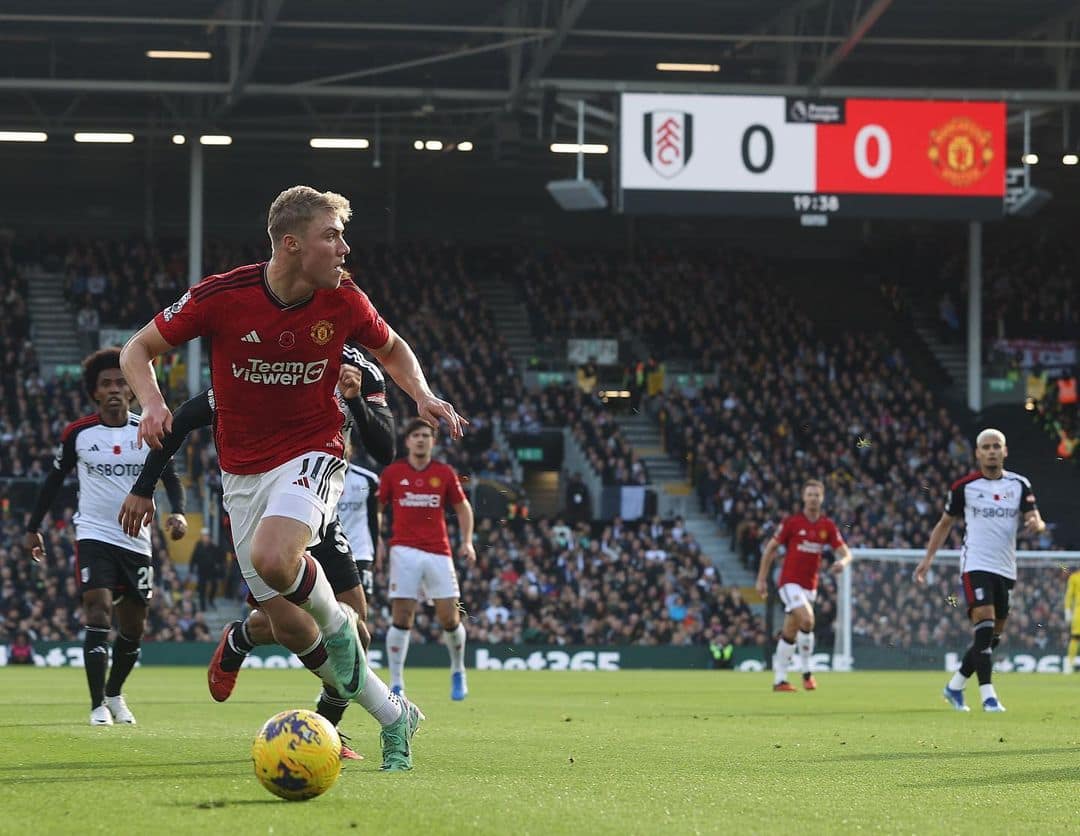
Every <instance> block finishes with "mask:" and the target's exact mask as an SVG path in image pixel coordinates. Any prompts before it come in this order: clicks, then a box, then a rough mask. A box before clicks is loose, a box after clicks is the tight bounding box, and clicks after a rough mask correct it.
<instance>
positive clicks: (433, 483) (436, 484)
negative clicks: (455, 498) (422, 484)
mask: <svg viewBox="0 0 1080 836" xmlns="http://www.w3.org/2000/svg"><path fill="white" fill-rule="evenodd" d="M428 484H429V485H431V487H433V488H437V487H439V486H440V485H441V484H442V479H440V478H439V477H438V476H432V477H431V478H430V479H428Z"/></svg>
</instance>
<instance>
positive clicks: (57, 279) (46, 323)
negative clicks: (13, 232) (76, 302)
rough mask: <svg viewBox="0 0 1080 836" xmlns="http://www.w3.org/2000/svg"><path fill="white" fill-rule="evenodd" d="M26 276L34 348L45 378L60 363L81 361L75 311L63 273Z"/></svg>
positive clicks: (63, 364) (53, 373)
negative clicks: (70, 303) (71, 305)
mask: <svg viewBox="0 0 1080 836" xmlns="http://www.w3.org/2000/svg"><path fill="white" fill-rule="evenodd" d="M26 279H27V286H28V288H29V294H28V296H29V298H28V299H27V310H28V312H29V314H30V334H31V338H32V339H33V341H34V349H35V350H36V351H37V355H38V360H39V361H40V362H41V374H42V377H45V378H49V377H53V376H54V375H55V374H56V367H57V366H66V365H71V364H73V363H78V362H80V361H81V360H82V348H81V346H80V345H79V334H78V331H77V330H76V328H75V313H74V312H73V311H72V310H70V309H69V308H68V305H67V302H66V301H65V300H64V276H63V274H61V273H32V274H28V275H27V276H26Z"/></svg>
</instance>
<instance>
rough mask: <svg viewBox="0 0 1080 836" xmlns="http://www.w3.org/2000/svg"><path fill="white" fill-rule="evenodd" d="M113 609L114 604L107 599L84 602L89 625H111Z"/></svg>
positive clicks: (84, 610)
mask: <svg viewBox="0 0 1080 836" xmlns="http://www.w3.org/2000/svg"><path fill="white" fill-rule="evenodd" d="M112 610H113V608H112V604H110V603H109V602H107V601H87V602H86V603H85V604H83V612H85V613H86V624H87V626H89V627H111V626H112V614H113V612H112Z"/></svg>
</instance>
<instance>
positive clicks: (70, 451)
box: [23, 432, 78, 562]
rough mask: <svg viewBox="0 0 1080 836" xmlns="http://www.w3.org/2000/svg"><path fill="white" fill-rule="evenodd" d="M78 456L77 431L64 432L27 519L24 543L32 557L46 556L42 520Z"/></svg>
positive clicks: (34, 558)
mask: <svg viewBox="0 0 1080 836" xmlns="http://www.w3.org/2000/svg"><path fill="white" fill-rule="evenodd" d="M77 463H78V458H77V456H76V453H75V433H70V434H69V433H67V432H65V433H64V436H63V437H62V438H61V440H60V449H59V450H58V451H57V454H56V458H55V459H54V460H53V466H52V468H51V469H50V470H49V475H48V476H46V477H45V484H43V485H42V486H41V491H40V492H39V493H38V498H37V502H35V503H34V510H33V511H31V512H30V518H29V519H28V520H27V521H26V537H25V538H24V541H23V545H24V546H25V548H26V550H27V551H28V552H30V557H31V558H32V559H33V560H34V561H35V562H37V561H39V560H41V558H42V557H44V556H45V541H44V540H43V539H42V537H41V532H40V530H39V529H40V528H41V521H42V520H43V519H45V515H46V514H47V513H49V509H50V508H52V504H53V501H54V500H55V499H56V494H57V493H59V491H60V488H61V487H62V486H63V484H64V479H65V478H66V477H67V475H68V474H69V473H70V472H71V471H72V470H73V469H74V468H75V465H76V464H77Z"/></svg>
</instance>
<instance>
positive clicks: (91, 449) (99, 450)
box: [90, 444, 101, 453]
mask: <svg viewBox="0 0 1080 836" xmlns="http://www.w3.org/2000/svg"><path fill="white" fill-rule="evenodd" d="M90 452H91V453H100V452H101V448H99V447H98V446H97V445H96V444H93V445H91V447H90Z"/></svg>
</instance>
